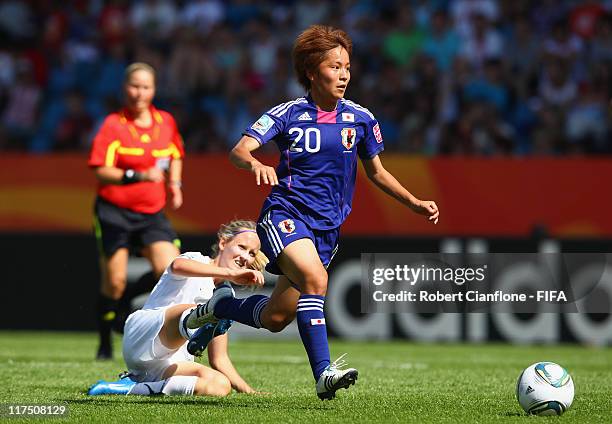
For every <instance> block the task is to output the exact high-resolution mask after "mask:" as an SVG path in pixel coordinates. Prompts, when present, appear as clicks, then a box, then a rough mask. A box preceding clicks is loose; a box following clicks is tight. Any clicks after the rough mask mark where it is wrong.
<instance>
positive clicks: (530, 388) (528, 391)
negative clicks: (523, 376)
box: [525, 386, 534, 395]
mask: <svg viewBox="0 0 612 424" xmlns="http://www.w3.org/2000/svg"><path fill="white" fill-rule="evenodd" d="M533 391H534V390H533V388H532V387H531V386H527V390H525V394H526V395H528V394H529V393H531V392H533Z"/></svg>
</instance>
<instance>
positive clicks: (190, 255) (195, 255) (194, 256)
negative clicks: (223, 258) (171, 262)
mask: <svg viewBox="0 0 612 424" xmlns="http://www.w3.org/2000/svg"><path fill="white" fill-rule="evenodd" d="M179 258H181V259H190V260H192V261H196V262H200V263H203V264H209V263H210V258H209V257H208V256H204V255H202V254H201V253H200V252H185V253H181V254H180V255H178V256H177V257H176V259H179ZM168 274H170V276H171V277H172V279H173V280H186V279H187V278H189V277H187V276H185V275H178V274H175V273H173V272H172V270H171V269H170V266H168Z"/></svg>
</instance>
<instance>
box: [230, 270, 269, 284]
mask: <svg viewBox="0 0 612 424" xmlns="http://www.w3.org/2000/svg"><path fill="white" fill-rule="evenodd" d="M230 280H232V281H233V282H234V283H236V284H238V285H241V286H255V287H262V286H263V285H264V276H263V274H262V273H261V272H260V271H255V270H254V269H238V270H232V275H231V276H230Z"/></svg>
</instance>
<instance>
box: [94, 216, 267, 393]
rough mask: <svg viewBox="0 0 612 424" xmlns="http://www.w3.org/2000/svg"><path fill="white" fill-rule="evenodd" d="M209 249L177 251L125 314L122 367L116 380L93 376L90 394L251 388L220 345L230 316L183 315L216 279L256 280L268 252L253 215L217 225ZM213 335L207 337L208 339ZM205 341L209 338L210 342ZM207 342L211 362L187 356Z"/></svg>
mask: <svg viewBox="0 0 612 424" xmlns="http://www.w3.org/2000/svg"><path fill="white" fill-rule="evenodd" d="M217 235H218V242H217V244H216V245H215V246H214V247H213V255H212V256H213V257H212V258H210V257H207V256H203V255H202V254H201V253H199V252H188V253H183V254H182V255H180V256H178V257H177V258H176V259H174V261H173V262H172V263H171V264H170V265H169V266H168V268H167V269H166V271H165V272H164V274H163V275H162V276H161V278H160V280H159V282H158V283H157V285H156V286H155V288H154V289H153V291H152V292H151V295H150V296H149V299H148V300H147V302H146V303H145V305H144V306H143V308H142V309H141V310H138V311H136V312H134V313H133V314H131V315H130V316H129V317H128V319H127V321H126V323H125V330H124V336H123V358H124V360H125V363H126V364H127V366H128V370H129V372H128V374H127V375H126V376H124V377H123V378H121V379H120V380H118V381H112V382H109V381H103V380H101V381H98V383H96V384H94V385H93V386H92V387H91V388H90V389H89V392H88V394H89V395H105V394H122V395H157V394H165V395H203V396H226V395H228V394H229V393H231V391H232V388H233V389H235V390H236V391H238V392H241V393H252V392H254V390H253V389H252V388H251V387H250V386H249V385H248V384H247V383H246V382H245V381H244V380H243V379H242V377H241V376H240V374H238V372H237V371H236V369H235V368H234V366H233V364H232V362H231V360H230V358H229V356H228V353H227V343H228V337H227V334H226V332H227V330H228V329H229V326H230V325H231V321H229V320H221V321H220V322H219V323H215V324H211V325H208V326H206V327H202V328H200V329H198V330H189V329H187V327H186V326H185V325H184V324H183V321H184V317H185V316H187V315H188V314H189V312H190V311H191V310H192V309H193V308H194V307H195V306H196V305H195V304H196V303H201V302H202V301H203V300H204V299H209V298H210V297H211V296H212V293H213V290H214V288H215V284H217V285H218V284H221V283H222V282H223V281H231V282H233V283H235V284H238V285H243V286H256V287H257V286H261V285H263V283H264V278H263V274H262V273H261V270H262V269H263V268H264V267H265V265H266V263H267V259H266V257H265V255H263V253H260V252H259V248H260V242H259V238H258V236H257V233H256V231H255V223H254V222H252V221H232V222H230V223H229V224H226V225H222V226H221V228H220V230H219V232H218V233H217ZM211 339H212V340H211ZM209 342H210V343H209ZM207 345H208V359H209V364H210V368H209V367H207V366H204V365H202V364H199V363H196V362H194V356H193V354H195V355H198V356H199V355H200V354H201V353H202V351H203V350H204V349H206V346H207Z"/></svg>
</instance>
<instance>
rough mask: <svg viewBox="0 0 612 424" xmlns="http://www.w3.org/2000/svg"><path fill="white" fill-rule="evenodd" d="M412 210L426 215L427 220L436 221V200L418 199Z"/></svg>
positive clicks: (437, 211) (438, 214)
mask: <svg viewBox="0 0 612 424" xmlns="http://www.w3.org/2000/svg"><path fill="white" fill-rule="evenodd" d="M413 210H414V211H415V212H416V213H419V214H421V215H425V216H427V219H428V220H429V221H433V223H434V224H437V223H438V217H439V216H440V211H439V210H438V205H436V202H434V201H432V200H419V201H418V202H417V203H416V204H415V205H414V207H413Z"/></svg>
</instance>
